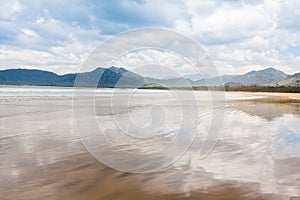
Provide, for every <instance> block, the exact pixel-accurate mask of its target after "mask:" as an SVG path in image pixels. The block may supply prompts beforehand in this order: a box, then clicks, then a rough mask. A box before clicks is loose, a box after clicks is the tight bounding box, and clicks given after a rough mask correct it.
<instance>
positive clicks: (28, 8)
mask: <svg viewBox="0 0 300 200" xmlns="http://www.w3.org/2000/svg"><path fill="white" fill-rule="evenodd" d="M299 19H300V1H299V0H223V1H222V0H215V1H213V0H201V1H199V0H182V1H179V0H170V1H168V0H164V1H160V0H137V1H126V0H123V1H96V0H95V1H92V0H81V1H78V0H72V1H70V0H69V1H67V0H51V1H43V0H41V1H33V0H19V1H13V0H7V1H6V0H0V45H1V46H0V69H7V68H38V69H45V70H50V71H54V72H56V73H59V74H62V73H68V72H76V71H79V69H80V66H81V64H82V63H83V62H84V61H85V59H86V58H87V57H88V55H89V54H90V52H91V51H92V50H93V49H94V48H95V47H96V46H97V45H99V44H100V43H101V42H103V41H104V40H105V39H107V38H110V37H112V36H114V35H115V34H117V33H120V32H122V31H127V30H130V29H133V28H143V27H162V28H168V29H173V30H175V31H177V32H179V33H182V34H185V35H187V36H188V37H191V38H192V39H194V40H195V41H197V42H198V43H199V44H200V45H201V46H202V47H203V49H204V50H205V51H206V52H207V54H208V55H209V56H210V57H211V59H212V60H213V62H214V63H215V65H216V66H217V68H218V70H219V72H220V73H221V74H237V73H245V72H247V71H249V70H259V69H264V68H266V67H270V66H271V67H275V68H277V69H280V70H283V71H285V72H287V73H295V72H299V71H300V20H299ZM133 64H134V63H133Z"/></svg>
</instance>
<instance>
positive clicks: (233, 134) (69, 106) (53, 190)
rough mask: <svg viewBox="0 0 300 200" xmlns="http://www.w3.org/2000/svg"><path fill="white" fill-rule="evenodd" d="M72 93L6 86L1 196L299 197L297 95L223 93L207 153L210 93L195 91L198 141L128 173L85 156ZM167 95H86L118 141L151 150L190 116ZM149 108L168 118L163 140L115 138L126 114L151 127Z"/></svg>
mask: <svg viewBox="0 0 300 200" xmlns="http://www.w3.org/2000/svg"><path fill="white" fill-rule="evenodd" d="M73 92H74V91H73V89H72V88H56V87H1V88H0V105H1V112H0V130H1V132H0V169H1V170H0V199H4V200H6V199H7V200H10V199H28V200H29V199H30V200H32V199H87V200H94V199H95V200H96V199H98V200H99V199H103V200H107V199H118V200H127V199H128V200H129V199H136V198H137V197H138V199H149V200H150V199H208V200H209V199H215V200H219V199H223V200H225V199H275V200H276V199H300V155H299V152H300V100H299V94H275V93H272V94H269V93H236V92H233V93H226V94H225V98H226V101H225V102H224V104H223V106H222V107H220V108H219V107H218V106H216V107H217V108H216V109H220V110H219V112H220V113H224V115H221V117H222V118H223V121H222V128H221V131H220V133H219V134H218V136H217V137H216V138H214V139H215V140H216V143H215V144H214V146H213V148H212V150H211V151H210V152H209V153H207V154H206V155H205V156H203V155H201V153H199V150H201V149H202V148H203V146H202V145H203V141H204V140H207V138H208V137H207V136H203V135H201V134H203V133H204V132H205V130H207V128H209V126H210V123H209V121H210V120H211V119H212V120H214V118H213V117H211V104H210V103H209V99H210V98H209V97H210V95H209V94H208V93H207V92H201V91H197V92H195V93H196V97H195V98H196V100H197V102H198V104H197V106H198V108H199V116H198V118H199V125H198V127H197V130H198V132H199V134H200V135H198V136H197V137H195V141H194V142H193V144H192V145H191V146H190V147H189V148H188V149H187V151H186V152H185V153H184V154H183V155H182V156H180V157H179V158H178V159H177V160H176V161H175V162H172V163H169V164H168V166H167V167H165V168H163V169H161V170H158V171H153V172H148V173H146V172H145V173H128V172H124V171H118V170H115V169H113V168H111V167H108V166H106V165H104V164H102V163H101V162H100V161H98V160H97V159H95V158H94V157H93V156H92V155H91V154H90V153H89V152H88V151H87V149H86V147H85V146H84V145H83V143H82V140H81V138H80V134H78V129H77V128H76V124H75V123H76V121H74V107H73V106H74V103H73ZM169 92H170V91H157V90H137V91H134V95H133V96H132V97H131V101H130V104H129V105H126V107H122V105H118V106H115V107H114V110H112V109H111V107H110V106H111V105H112V104H111V97H112V95H116V96H117V97H121V96H122V95H124V93H133V91H132V90H114V89H97V91H96V93H95V92H94V91H89V90H86V91H85V94H87V96H89V95H90V94H92V95H91V96H92V97H93V98H95V117H96V118H97V120H98V121H99V124H100V126H101V124H105V127H103V126H102V131H103V132H105V133H106V134H107V135H108V137H109V138H110V139H111V140H112V141H113V142H114V143H115V144H116V145H119V146H120V148H121V149H122V150H124V151H134V152H137V151H138V152H140V153H145V152H147V151H148V150H151V148H153V145H154V143H153V141H155V142H156V143H155V145H158V146H159V145H161V146H163V145H164V144H165V143H166V142H170V141H172V140H170V138H172V137H176V134H174V130H177V129H178V127H179V126H180V123H179V122H182V120H190V119H182V118H181V117H180V112H178V111H179V110H180V104H178V102H177V103H176V99H175V100H174V99H172V95H170V94H169ZM153 105H160V106H162V107H163V108H164V110H165V112H166V113H167V114H166V116H165V117H166V119H165V122H164V126H163V127H164V129H163V131H162V132H163V134H162V135H158V139H156V138H154V139H153V140H151V141H149V142H148V143H147V141H143V142H142V143H138V142H137V141H135V140H128V138H127V137H126V138H123V137H116V136H115V135H114V133H115V131H116V130H115V129H116V128H117V127H116V126H114V125H113V124H114V122H115V119H116V117H121V119H122V116H123V114H124V113H130V116H131V118H132V120H133V121H135V122H136V124H137V125H138V126H141V125H143V124H145V123H146V122H149V121H151V120H149V117H150V119H151V115H150V116H149V115H148V113H149V110H150V111H151V107H152V106H153ZM82 106H83V107H84V106H86V105H84V104H83V105H82ZM150 113H151V112H150ZM168 113H169V115H168ZM168 116H172V117H168ZM117 119H118V118H117ZM152 120H153V119H152ZM175 132H176V131H175ZM96 143H97V141H95V144H96ZM100 144H101V142H100ZM156 147H157V146H155V147H154V148H156ZM103 148H105V147H103ZM107 152H108V153H107V156H108V157H109V156H110V153H109V152H110V151H109V149H108V150H107ZM162 154H163V153H162ZM114 159H115V160H119V161H122V162H126V160H125V161H123V160H122V158H121V157H114ZM145 162H147V160H146V161H145ZM146 164H147V163H146ZM149 164H151V165H155V163H149Z"/></svg>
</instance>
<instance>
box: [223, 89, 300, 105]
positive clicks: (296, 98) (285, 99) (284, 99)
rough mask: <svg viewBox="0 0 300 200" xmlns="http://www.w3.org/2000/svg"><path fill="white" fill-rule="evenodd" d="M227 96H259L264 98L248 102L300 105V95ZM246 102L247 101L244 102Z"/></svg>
mask: <svg viewBox="0 0 300 200" xmlns="http://www.w3.org/2000/svg"><path fill="white" fill-rule="evenodd" d="M225 93H227V94H243V95H250V96H253V97H255V96H257V97H262V98H254V99H250V100H249V99H248V100H247V101H255V102H264V103H300V93H281V92H244V91H236V92H233V91H230V92H225ZM243 101H245V100H243Z"/></svg>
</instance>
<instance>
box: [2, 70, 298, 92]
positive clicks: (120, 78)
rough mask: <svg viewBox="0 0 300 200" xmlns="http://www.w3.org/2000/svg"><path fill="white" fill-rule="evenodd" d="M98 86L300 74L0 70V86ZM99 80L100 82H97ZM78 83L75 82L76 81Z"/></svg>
mask: <svg viewBox="0 0 300 200" xmlns="http://www.w3.org/2000/svg"><path fill="white" fill-rule="evenodd" d="M76 77H80V78H79V79H77V85H80V86H87V87H89V86H93V85H95V83H98V84H97V86H98V87H134V88H136V87H141V86H148V85H152V86H153V85H155V86H159V85H163V86H167V87H186V86H188V85H192V86H205V85H208V86H219V85H220V78H222V80H223V83H224V84H225V85H228V86H236V85H267V86H300V73H296V74H294V75H288V74H286V73H284V72H282V71H280V70H276V69H274V68H267V69H264V70H259V71H250V72H248V73H245V74H242V75H223V76H221V77H215V78H207V79H199V80H192V79H189V78H185V77H183V78H169V79H155V78H151V77H143V76H141V75H139V74H136V73H134V72H131V71H129V70H127V69H125V68H122V67H121V68H118V67H114V66H113V67H110V68H101V67H99V68H97V69H95V70H93V71H90V72H84V73H78V74H76V73H73V74H64V75H58V74H55V73H53V72H49V71H42V70H36V69H7V70H1V71H0V84H1V85H37V86H69V87H71V86H73V85H74V83H75V80H76ZM99 77H100V80H99ZM78 81H79V82H78Z"/></svg>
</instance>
